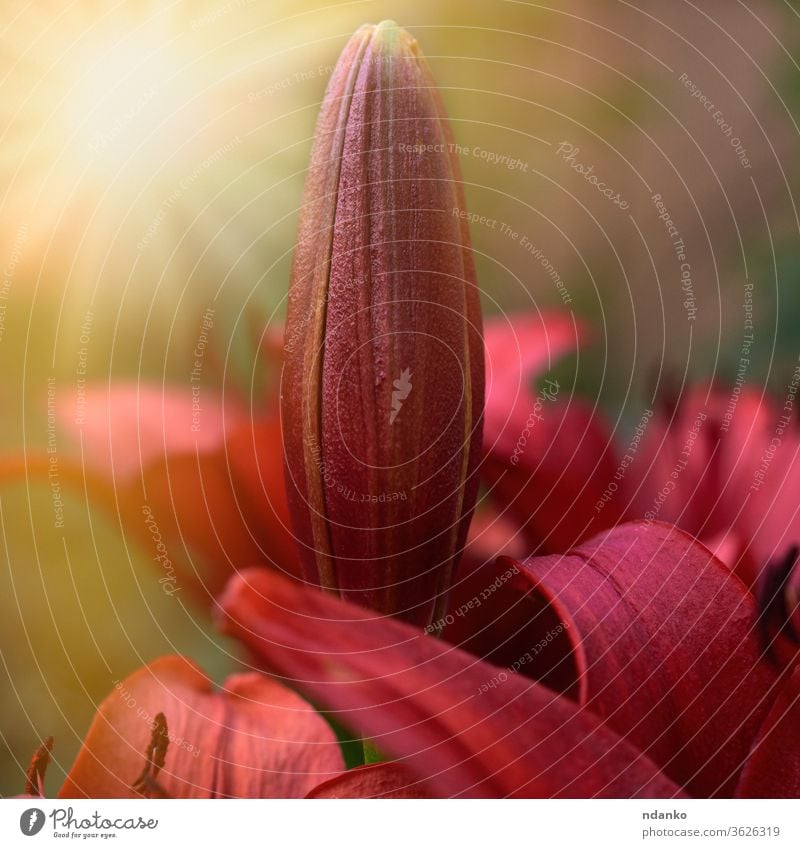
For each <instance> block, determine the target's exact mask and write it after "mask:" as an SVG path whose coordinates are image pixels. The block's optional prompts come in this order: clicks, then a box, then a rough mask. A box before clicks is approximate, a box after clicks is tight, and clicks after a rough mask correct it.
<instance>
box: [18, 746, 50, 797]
mask: <svg viewBox="0 0 800 848" xmlns="http://www.w3.org/2000/svg"><path fill="white" fill-rule="evenodd" d="M52 750H53V737H52V736H48V737H47V738H46V739H45V740H44V741H43V742H42V744H41V745H39V747H38V748H37V749H36V751H35V752H34V755H33V756H32V757H31V763H30V765H29V766H28V770H27V771H26V772H25V794H26V795H38V796H39V797H40V798H43V797H44V778H45V774H46V773H47V767H48V766H49V765H50V752H51V751H52Z"/></svg>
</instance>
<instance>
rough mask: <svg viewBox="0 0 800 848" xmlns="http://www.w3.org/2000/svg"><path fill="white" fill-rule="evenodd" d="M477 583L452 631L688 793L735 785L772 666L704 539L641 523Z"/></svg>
mask: <svg viewBox="0 0 800 848" xmlns="http://www.w3.org/2000/svg"><path fill="white" fill-rule="evenodd" d="M510 566H511V567H513V569H515V570H514V571H513V573H512V574H511V577H510V578H509V579H506V580H503V581H501V585H500V586H499V587H498V588H497V589H496V590H495V591H493V592H492V593H490V594H489V596H488V600H487V601H486V602H483V601H480V599H481V598H482V597H483V594H482V593H484V592H485V588H486V587H487V586H489V587H491V586H492V585H494V584H493V583H492V581H495V583H496V582H497V580H498V576H502V575H503V574H506V573H508V571H509V567H510ZM481 580H482V583H483V588H482V587H481ZM481 580H478V575H472V576H471V577H470V579H468V580H467V581H465V586H466V587H468V590H467V591H464V590H463V589H462V590H461V591H460V592H459V594H458V596H457V598H456V600H454V603H453V606H452V607H451V611H452V613H453V617H454V622H453V626H452V627H451V628H449V630H448V631H446V636H447V638H449V639H451V640H454V641H456V642H457V643H461V642H463V643H464V644H465V646H466V647H469V648H470V649H472V650H478V651H480V652H481V653H482V654H484V655H488V656H491V657H492V658H493V659H494V660H495V661H500V662H503V663H504V664H506V665H508V666H511V667H513V668H517V669H519V670H520V671H521V672H522V673H524V674H528V675H530V676H532V677H534V678H536V679H539V680H543V681H545V682H547V683H548V685H550V686H552V687H554V688H556V689H557V690H558V691H561V692H564V693H565V694H568V695H570V696H571V697H573V698H575V699H576V700H578V701H579V703H581V704H583V705H585V706H586V707H588V708H589V709H591V710H592V711H593V712H595V713H596V714H597V715H599V716H601V717H602V718H603V720H604V721H605V723H606V724H607V725H608V726H609V727H612V728H614V729H615V730H616V731H617V732H618V733H620V734H621V735H623V736H625V738H627V739H628V740H629V741H631V742H632V743H633V744H635V745H636V746H637V747H639V748H640V749H641V750H642V751H645V752H646V753H647V754H648V755H649V756H650V758H651V759H653V760H654V761H655V762H656V763H657V764H658V765H660V766H661V767H662V768H663V770H664V772H665V773H666V774H668V775H669V776H670V777H671V778H672V779H673V780H675V781H676V782H677V783H679V784H681V785H683V786H686V787H687V788H688V790H689V791H690V792H691V793H692V794H695V795H698V796H700V797H709V796H713V795H731V794H732V793H733V791H734V787H735V786H736V781H737V779H738V775H739V772H740V770H741V768H742V766H743V764H744V762H745V760H746V758H747V755H748V752H749V749H750V745H751V744H752V741H753V738H754V736H755V733H756V732H757V730H758V727H759V726H760V724H761V722H762V720H763V718H764V716H765V715H766V712H767V710H768V709H769V705H770V703H771V701H772V699H773V698H774V697H775V693H776V675H775V673H774V672H773V670H772V669H771V668H770V667H769V666H768V664H767V663H765V662H764V661H763V659H762V652H761V647H760V645H759V643H758V638H757V632H756V624H755V620H756V610H755V605H754V602H753V599H752V597H751V596H750V594H749V593H748V592H747V591H746V590H745V588H744V586H743V585H742V584H741V582H740V581H739V580H738V579H737V578H736V577H735V576H734V575H732V574H731V573H730V571H729V569H728V568H727V567H725V566H724V565H723V564H722V563H720V562H719V561H718V560H716V559H715V558H714V557H713V556H712V555H711V554H710V553H709V552H708V550H707V549H706V548H704V547H703V546H702V545H700V544H699V543H697V542H696V541H695V540H694V539H692V538H691V537H690V536H688V535H687V534H685V533H683V532H682V531H680V530H678V529H677V528H674V527H671V526H669V525H664V524H659V523H652V524H648V523H646V522H635V523H631V524H627V525H622V526H621V527H619V528H616V529H614V530H610V531H607V532H604V533H602V534H601V535H600V536H597V537H595V538H594V539H592V540H591V541H590V542H587V543H585V544H584V545H582V546H580V547H578V548H576V549H575V550H574V551H573V552H571V553H570V554H569V555H566V556H558V557H556V556H548V557H538V558H537V557H533V558H530V559H528V560H526V561H525V562H523V563H513V562H512V561H510V560H507V559H501V560H500V561H498V562H497V563H496V564H495V566H494V567H493V568H492V569H483V574H482V575H481ZM468 592H471V593H472V595H473V597H477V598H478V599H479V603H478V605H477V606H475V607H474V608H471V609H470V608H469V607H468V606H467V604H468V601H466V600H465V597H466V595H467V594H468ZM456 603H460V604H461V606H460V607H457V606H456ZM461 610H463V611H464V612H463V614H459V613H460V611H461Z"/></svg>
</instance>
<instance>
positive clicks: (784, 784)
mask: <svg viewBox="0 0 800 848" xmlns="http://www.w3.org/2000/svg"><path fill="white" fill-rule="evenodd" d="M736 794H737V795H738V796H739V797H740V798H800V668H797V669H795V671H794V674H792V676H791V677H790V678H789V679H788V680H787V681H786V682H785V684H784V685H783V688H782V689H781V691H780V694H779V695H778V697H777V699H776V700H775V703H774V704H773V705H772V709H771V710H770V713H769V715H768V716H767V718H766V720H765V721H764V724H763V725H762V727H761V729H760V730H759V733H758V737H757V738H756V741H755V744H754V745H753V751H752V753H751V754H750V758H749V760H748V761H747V765H746V766H745V768H744V771H743V772H742V779H741V781H740V782H739V786H738V788H737V790H736Z"/></svg>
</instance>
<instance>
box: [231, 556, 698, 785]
mask: <svg viewBox="0 0 800 848" xmlns="http://www.w3.org/2000/svg"><path fill="white" fill-rule="evenodd" d="M221 610H222V612H221V621H220V623H221V625H222V626H223V628H224V629H225V630H226V631H227V632H228V633H230V634H232V635H234V636H236V637H238V638H239V639H241V640H242V641H243V642H244V643H245V644H247V645H248V646H249V647H250V648H251V650H252V651H253V652H254V654H255V655H256V656H258V657H259V658H260V659H261V660H262V661H263V662H264V663H265V665H267V666H268V667H270V668H272V669H276V670H278V671H280V672H281V673H282V674H284V675H286V676H288V677H290V678H292V679H293V680H294V681H295V682H296V685H297V686H298V687H300V688H301V689H302V690H303V691H305V692H307V693H309V695H310V696H311V697H313V698H314V699H315V700H317V701H318V702H320V703H322V704H325V705H326V706H327V707H329V708H331V709H332V710H334V711H335V712H337V713H338V715H339V718H340V719H341V720H342V721H343V722H345V723H346V724H348V725H349V726H350V727H352V728H354V729H355V730H356V731H358V732H359V733H361V734H362V735H363V736H365V737H366V738H369V739H372V740H373V741H374V742H375V744H376V745H377V746H378V747H379V748H380V749H381V750H384V751H387V752H388V753H390V754H392V755H394V756H396V757H398V758H402V761H403V763H404V764H405V765H406V766H407V767H408V768H410V769H411V771H412V772H413V773H415V774H416V775H418V776H419V777H420V778H422V779H423V780H424V782H425V784H426V786H427V787H428V789H429V790H430V791H431V793H432V794H434V795H441V796H448V797H449V796H470V797H505V796H516V797H573V796H574V797H594V796H601V797H609V796H610V797H623V796H624V797H628V796H638V797H656V796H658V797H675V796H679V795H680V794H681V792H680V789H679V788H678V787H677V786H676V785H675V784H674V783H672V782H671V781H670V780H669V779H668V778H666V777H665V776H664V775H663V774H661V773H660V772H659V771H658V769H657V768H655V766H654V765H653V764H652V762H651V761H650V760H649V759H648V758H647V757H646V756H644V755H642V754H641V753H640V752H639V751H637V750H636V749H635V748H634V747H633V746H632V745H630V744H629V743H628V742H625V741H624V740H622V739H620V738H619V737H618V736H617V735H616V734H615V733H614V732H613V731H612V730H610V729H609V728H607V727H605V726H604V725H602V724H601V723H600V722H599V721H598V720H597V718H596V717H594V716H593V715H592V714H591V713H589V712H588V711H586V710H582V709H580V708H578V707H576V706H575V705H574V704H573V703H572V702H571V701H569V700H568V699H566V698H563V697H561V696H559V695H557V694H555V693H553V692H551V691H550V690H548V689H546V688H545V687H544V686H541V685H539V684H537V683H533V682H531V681H530V680H527V679H526V678H523V677H521V676H519V675H514V674H508V673H506V672H504V671H503V670H502V669H499V668H497V667H496V666H492V665H489V664H488V663H484V662H481V661H479V660H477V659H476V658H475V657H473V656H471V655H469V654H467V653H464V652H463V651H460V650H457V649H455V648H453V647H450V646H448V645H446V644H444V643H443V642H441V641H440V640H437V639H435V638H433V637H431V636H428V635H425V634H420V632H419V631H418V630H416V629H415V628H413V627H411V626H409V625H407V624H405V623H404V622H400V621H397V620H393V619H387V618H376V617H374V615H373V614H370V613H369V612H368V611H366V610H364V609H362V608H361V607H356V606H355V605H353V604H348V603H345V602H342V601H340V600H338V599H337V598H335V597H332V596H331V595H329V594H325V593H323V592H320V591H318V590H312V589H307V588H303V587H300V586H298V585H296V584H293V583H290V582H289V581H287V580H285V579H283V578H281V577H278V576H277V575H275V574H271V573H269V572H266V571H253V572H249V573H243V574H240V575H239V576H238V577H236V578H234V579H233V580H232V581H231V584H230V585H229V587H228V589H227V590H226V593H225V595H224V596H223V598H222V601H221Z"/></svg>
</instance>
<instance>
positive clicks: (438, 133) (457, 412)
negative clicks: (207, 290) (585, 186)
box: [281, 22, 484, 624]
mask: <svg viewBox="0 0 800 848" xmlns="http://www.w3.org/2000/svg"><path fill="white" fill-rule="evenodd" d="M451 139H452V137H451V134H450V130H449V127H448V125H447V120H446V117H445V113H444V108H443V106H442V103H441V101H440V98H439V95H438V92H437V90H436V87H435V85H434V83H433V80H432V77H431V74H430V71H429V69H428V67H427V64H426V63H425V60H424V59H423V57H422V56H421V55H420V52H419V49H418V47H417V43H416V41H414V39H413V38H412V37H411V36H410V35H409V34H408V33H407V32H405V31H404V30H402V29H400V28H398V27H397V26H396V25H395V24H393V23H391V22H384V23H381V24H379V25H378V26H364V27H362V28H361V29H359V30H358V31H357V32H356V33H355V35H353V37H352V38H351V39H350V41H349V43H348V44H347V46H346V47H345V49H344V52H343V53H342V56H341V58H340V59H339V62H338V64H337V66H336V69H335V70H334V73H333V76H332V78H331V81H330V84H329V85H328V90H327V93H326V95H325V99H324V101H323V104H322V110H321V112H320V116H319V120H318V123H317V130H316V139H315V142H314V149H313V153H312V157H311V165H310V168H309V173H308V178H307V181H306V192H305V197H304V201H303V208H302V214H301V220H300V228H299V234H298V243H297V247H296V250H295V256H294V265H293V269H292V280H291V288H290V292H289V307H288V316H287V323H286V344H285V347H286V361H285V367H284V373H283V385H282V398H281V400H282V417H283V432H284V451H285V457H286V480H287V489H288V494H289V501H290V507H291V512H292V519H293V524H294V529H295V533H296V536H297V538H298V541H299V543H300V547H301V556H302V558H303V562H304V568H305V577H306V579H307V580H308V581H309V582H312V583H314V584H317V585H320V586H322V587H323V588H326V589H329V590H331V591H335V592H339V593H341V594H342V595H346V596H347V598H348V599H349V600H354V601H357V602H359V603H361V604H364V605H366V606H370V607H372V608H374V609H376V610H378V611H380V612H382V613H387V614H397V615H399V616H401V617H403V618H406V619H408V620H410V621H413V622H416V623H420V624H424V623H427V622H429V621H430V620H431V618H432V617H433V616H434V615H435V614H436V613H437V611H438V610H440V609H441V608H442V605H443V603H444V600H445V597H446V594H447V591H448V589H449V586H450V582H451V577H452V574H453V571H454V568H455V566H456V564H457V561H458V558H459V556H460V552H461V549H462V548H463V545H464V541H465V537H466V532H467V527H468V524H469V519H470V515H471V513H472V509H473V507H474V505H475V498H476V495H477V487H478V479H477V473H476V469H477V465H478V460H479V457H480V448H481V435H482V434H481V430H482V415H483V401H484V362H483V339H482V330H481V313H480V300H479V292H478V288H477V284H476V280H475V269H474V264H473V259H472V253H471V248H470V242H469V233H468V229H467V223H466V220H465V216H464V214H462V213H463V210H464V200H463V193H462V188H461V183H460V172H459V166H458V162H457V159H456V155H455V151H454V145H453V143H452V140H451Z"/></svg>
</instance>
